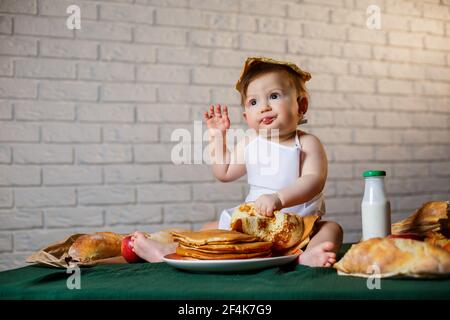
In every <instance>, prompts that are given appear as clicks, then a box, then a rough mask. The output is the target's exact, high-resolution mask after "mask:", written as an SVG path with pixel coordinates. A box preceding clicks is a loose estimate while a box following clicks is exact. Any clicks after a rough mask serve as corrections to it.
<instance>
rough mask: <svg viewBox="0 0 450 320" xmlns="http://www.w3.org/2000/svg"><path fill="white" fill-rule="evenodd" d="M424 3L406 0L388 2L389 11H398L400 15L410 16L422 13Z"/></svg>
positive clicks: (387, 10) (387, 9)
mask: <svg viewBox="0 0 450 320" xmlns="http://www.w3.org/2000/svg"><path fill="white" fill-rule="evenodd" d="M422 10H423V4H422V3H421V2H411V1H404V0H392V1H387V3H386V12H387V13H396V14H400V15H402V14H403V15H404V14H407V15H409V16H420V15H422Z"/></svg>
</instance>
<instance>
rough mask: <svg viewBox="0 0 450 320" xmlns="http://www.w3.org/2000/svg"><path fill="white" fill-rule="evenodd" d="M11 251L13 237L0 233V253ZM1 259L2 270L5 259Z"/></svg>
mask: <svg viewBox="0 0 450 320" xmlns="http://www.w3.org/2000/svg"><path fill="white" fill-rule="evenodd" d="M12 250H13V237H12V234H9V233H0V252H11V251H12ZM1 257H2V258H1V259H2V269H3V267H4V265H3V264H4V263H5V259H4V258H3V255H2V256H1Z"/></svg>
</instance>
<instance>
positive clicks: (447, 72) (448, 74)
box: [424, 66, 450, 82]
mask: <svg viewBox="0 0 450 320" xmlns="http://www.w3.org/2000/svg"><path fill="white" fill-rule="evenodd" d="M424 77H426V78H427V79H429V80H439V81H448V82H450V68H444V67H433V66H426V67H425V72H424Z"/></svg>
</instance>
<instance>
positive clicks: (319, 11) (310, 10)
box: [287, 3, 330, 21]
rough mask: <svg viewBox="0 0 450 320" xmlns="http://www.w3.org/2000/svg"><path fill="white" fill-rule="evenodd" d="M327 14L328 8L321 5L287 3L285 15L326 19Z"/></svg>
mask: <svg viewBox="0 0 450 320" xmlns="http://www.w3.org/2000/svg"><path fill="white" fill-rule="evenodd" d="M329 14H330V9H329V8H326V7H323V6H315V5H313V6H311V5H306V4H304V3H299V4H294V3H289V4H288V7H287V16H288V17H289V18H296V19H301V20H303V19H306V20H319V21H327V20H328V17H329Z"/></svg>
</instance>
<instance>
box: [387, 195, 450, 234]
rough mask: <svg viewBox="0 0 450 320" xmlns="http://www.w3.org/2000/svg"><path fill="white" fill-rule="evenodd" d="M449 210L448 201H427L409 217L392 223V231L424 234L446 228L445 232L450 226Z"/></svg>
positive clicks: (395, 232) (394, 232)
mask: <svg viewBox="0 0 450 320" xmlns="http://www.w3.org/2000/svg"><path fill="white" fill-rule="evenodd" d="M448 212H449V202H448V201H430V202H426V203H424V204H423V205H422V207H421V208H419V209H417V210H416V212H414V213H413V214H412V215H411V216H409V217H408V218H406V219H403V220H401V221H399V222H396V223H394V224H392V233H393V234H402V233H416V234H419V235H424V234H425V233H427V232H428V231H440V230H444V232H445V231H446V230H448V227H449V215H448Z"/></svg>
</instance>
